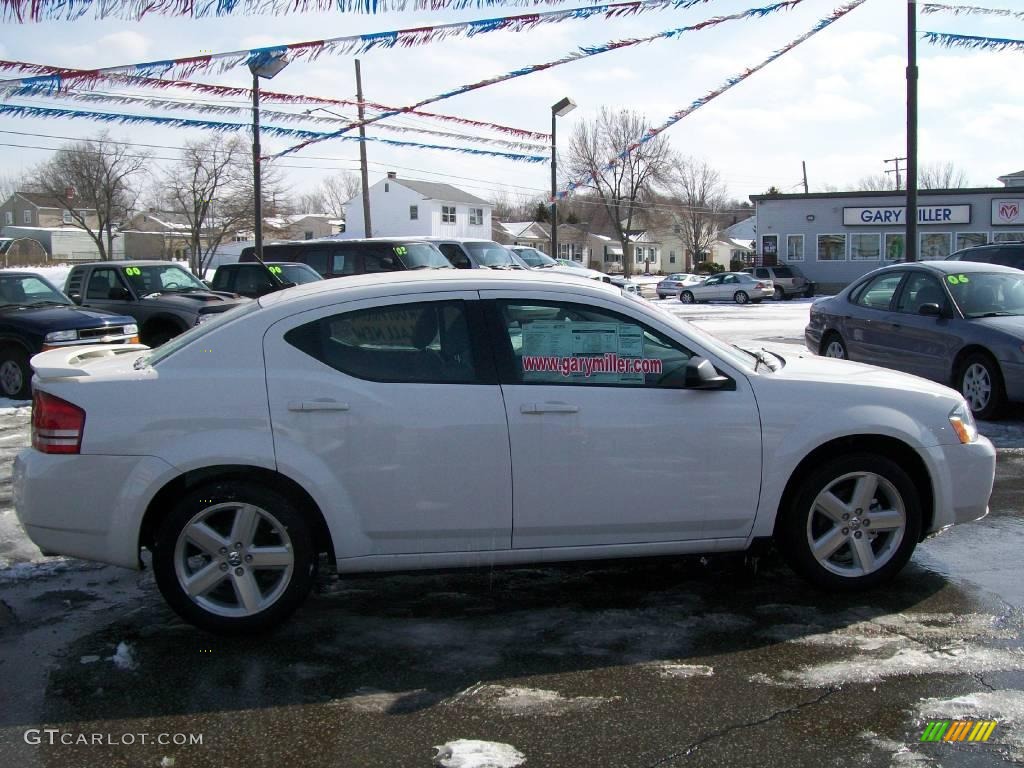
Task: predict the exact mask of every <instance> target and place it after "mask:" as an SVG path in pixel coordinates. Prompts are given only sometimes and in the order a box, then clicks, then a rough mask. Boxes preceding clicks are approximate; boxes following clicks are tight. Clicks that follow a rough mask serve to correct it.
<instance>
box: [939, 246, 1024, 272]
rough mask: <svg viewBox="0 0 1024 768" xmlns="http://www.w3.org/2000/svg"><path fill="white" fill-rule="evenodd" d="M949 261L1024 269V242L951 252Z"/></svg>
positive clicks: (948, 257)
mask: <svg viewBox="0 0 1024 768" xmlns="http://www.w3.org/2000/svg"><path fill="white" fill-rule="evenodd" d="M946 259H947V260H949V261H977V262H981V263H982V264H1001V265H1002V266H1004V267H1013V268H1014V269H1024V242H1014V243H993V244H992V245H978V246H975V247H974V248H964V249H963V250H960V251H956V252H955V253H951V254H950V255H949V256H947V257H946Z"/></svg>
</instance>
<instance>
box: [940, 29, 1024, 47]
mask: <svg viewBox="0 0 1024 768" xmlns="http://www.w3.org/2000/svg"><path fill="white" fill-rule="evenodd" d="M923 35H924V39H925V40H927V41H928V42H929V43H932V44H933V45H942V46H945V47H946V48H969V49H972V50H976V51H1024V40H1017V39H1014V38H1011V37H977V36H975V35H954V34H951V33H949V32H924V33H923Z"/></svg>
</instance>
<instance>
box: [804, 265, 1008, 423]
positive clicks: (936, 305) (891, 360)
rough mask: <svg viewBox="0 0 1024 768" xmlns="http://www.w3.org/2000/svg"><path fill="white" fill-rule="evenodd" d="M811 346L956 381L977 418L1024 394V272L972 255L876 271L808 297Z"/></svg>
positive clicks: (822, 351) (825, 352) (839, 355)
mask: <svg viewBox="0 0 1024 768" xmlns="http://www.w3.org/2000/svg"><path fill="white" fill-rule="evenodd" d="M804 339H805V343H806V345H807V348H808V349H809V350H811V351H812V352H814V353H816V354H819V355H823V356H825V357H837V358H841V359H844V360H856V361H860V362H865V363H872V364H874V365H881V366H885V367H886V368H894V369H896V370H900V371H904V372H906V373H913V374H916V375H918V376H923V377H924V378H927V379H931V380H932V381H937V382H939V383H941V384H946V385H948V386H953V387H954V388H956V389H958V390H960V392H961V394H962V395H963V396H964V398H965V399H966V400H967V402H968V403H969V404H970V406H971V410H972V411H973V412H974V415H975V416H977V417H978V418H980V419H991V418H993V417H995V416H997V415H998V414H999V412H1000V410H1001V409H1002V407H1003V405H1004V404H1005V403H1006V402H1007V401H1008V400H1009V401H1017V402H1021V401H1024V273H1022V272H1021V271H1020V270H1017V269H1013V268H1012V267H1003V266H999V265H996V264H979V263H975V262H970V261H919V262H908V263H905V264H892V265H889V266H886V267H882V268H881V269H876V270H875V271H873V272H869V273H868V274H867V275H865V276H864V277H863V278H862V279H861V280H858V281H857V282H855V283H853V284H852V285H850V286H849V287H847V288H846V289H845V290H843V291H842V292H840V293H839V294H838V295H836V296H832V297H829V298H825V299H818V301H816V302H814V304H812V305H811V317H810V323H809V324H808V325H807V328H806V330H805V333H804Z"/></svg>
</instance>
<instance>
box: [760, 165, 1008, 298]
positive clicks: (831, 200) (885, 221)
mask: <svg viewBox="0 0 1024 768" xmlns="http://www.w3.org/2000/svg"><path fill="white" fill-rule="evenodd" d="M1000 181H1003V182H1004V183H1005V184H1006V185H1007V186H1005V187H990V188H980V189H932V190H922V191H921V192H920V193H919V196H918V230H917V231H918V249H917V256H918V259H922V260H923V259H943V258H945V257H946V256H948V255H949V254H951V253H953V252H954V251H957V250H959V249H961V248H967V247H970V246H974V245H985V244H986V243H994V242H995V243H998V242H1007V241H1012V240H1024V186H1016V183H1022V184H1024V174H1014V175H1012V176H1004V177H1002V178H1001V179H1000ZM750 199H751V200H752V201H753V203H754V206H755V212H756V221H757V239H756V241H755V242H756V245H757V254H756V258H757V260H758V263H762V264H765V265H773V264H793V265H796V266H798V267H799V268H800V271H802V272H803V273H804V274H805V275H806V276H807V277H808V278H809V279H810V280H813V281H814V282H816V283H818V284H819V285H820V286H821V290H822V291H823V292H831V291H835V290H838V289H840V288H842V287H843V286H846V285H848V284H849V283H850V282H852V281H853V280H856V279H857V278H858V277H860V276H861V275H863V274H864V273H866V272H869V271H871V270H872V269H876V268H877V267H880V266H883V265H885V264H889V263H892V262H894V261H899V260H900V259H902V258H904V256H905V254H906V212H907V209H906V202H907V196H906V192H822V193H811V194H805V195H751V197H750Z"/></svg>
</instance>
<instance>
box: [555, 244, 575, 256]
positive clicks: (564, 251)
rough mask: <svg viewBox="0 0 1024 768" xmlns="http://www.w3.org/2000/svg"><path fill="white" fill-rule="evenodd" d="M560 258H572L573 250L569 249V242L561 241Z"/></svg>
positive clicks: (559, 246) (559, 245)
mask: <svg viewBox="0 0 1024 768" xmlns="http://www.w3.org/2000/svg"><path fill="white" fill-rule="evenodd" d="M558 258H560V259H571V258H572V251H571V250H570V249H569V244H568V243H559V244H558Z"/></svg>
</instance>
